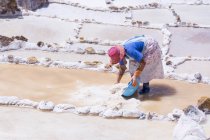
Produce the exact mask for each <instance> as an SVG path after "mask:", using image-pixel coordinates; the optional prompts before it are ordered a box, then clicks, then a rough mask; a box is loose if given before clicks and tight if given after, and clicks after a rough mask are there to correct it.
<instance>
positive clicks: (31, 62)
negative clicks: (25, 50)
mask: <svg viewBox="0 0 210 140" xmlns="http://www.w3.org/2000/svg"><path fill="white" fill-rule="evenodd" d="M38 62H39V61H38V60H37V58H36V57H34V56H32V57H28V58H27V63H28V64H36V63H38Z"/></svg>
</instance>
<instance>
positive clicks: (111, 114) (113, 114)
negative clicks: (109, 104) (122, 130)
mask: <svg viewBox="0 0 210 140" xmlns="http://www.w3.org/2000/svg"><path fill="white" fill-rule="evenodd" d="M122 115H123V111H122V110H118V109H107V110H106V111H104V112H103V113H101V114H100V116H102V117H104V118H119V117H122Z"/></svg>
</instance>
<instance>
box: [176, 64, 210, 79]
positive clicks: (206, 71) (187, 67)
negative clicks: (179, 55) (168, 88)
mask: <svg viewBox="0 0 210 140" xmlns="http://www.w3.org/2000/svg"><path fill="white" fill-rule="evenodd" d="M175 72H177V73H188V74H194V73H197V72H199V73H201V74H202V76H205V77H210V62H209V61H186V62H184V63H183V64H182V65H179V66H178V67H177V69H176V70H175Z"/></svg>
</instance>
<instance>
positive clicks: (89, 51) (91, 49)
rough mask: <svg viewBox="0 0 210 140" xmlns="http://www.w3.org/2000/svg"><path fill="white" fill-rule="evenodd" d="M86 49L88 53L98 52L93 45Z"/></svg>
mask: <svg viewBox="0 0 210 140" xmlns="http://www.w3.org/2000/svg"><path fill="white" fill-rule="evenodd" d="M85 51H86V53H87V54H96V51H95V50H94V49H93V48H92V47H87V48H86V49H85Z"/></svg>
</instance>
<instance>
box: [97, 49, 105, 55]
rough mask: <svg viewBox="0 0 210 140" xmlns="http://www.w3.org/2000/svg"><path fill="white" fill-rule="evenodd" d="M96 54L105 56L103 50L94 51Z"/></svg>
mask: <svg viewBox="0 0 210 140" xmlns="http://www.w3.org/2000/svg"><path fill="white" fill-rule="evenodd" d="M96 53H97V54H98V55H105V54H106V52H105V51H104V50H98V51H96Z"/></svg>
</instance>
